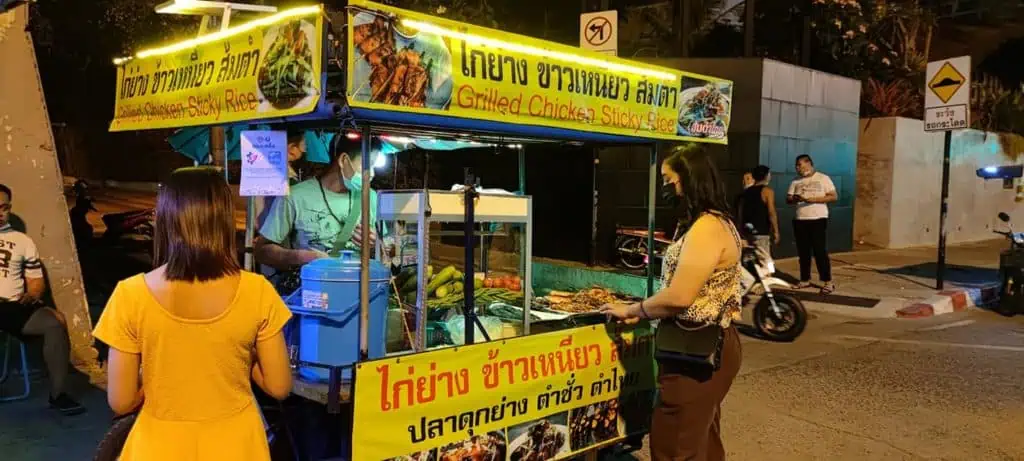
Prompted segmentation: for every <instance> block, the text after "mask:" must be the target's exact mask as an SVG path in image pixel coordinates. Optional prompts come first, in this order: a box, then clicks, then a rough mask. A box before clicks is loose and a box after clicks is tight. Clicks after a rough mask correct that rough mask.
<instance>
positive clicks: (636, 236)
mask: <svg viewBox="0 0 1024 461" xmlns="http://www.w3.org/2000/svg"><path fill="white" fill-rule="evenodd" d="M615 234H616V237H615V254H616V261H615V262H616V263H617V264H618V265H619V266H621V267H623V268H625V269H629V270H641V269H644V268H646V267H647V264H649V263H650V257H649V255H648V253H649V252H648V251H647V235H648V233H647V229H633V228H623V227H620V228H618V229H616V230H615ZM671 244H672V240H671V239H670V238H668V237H667V236H666V235H665V233H664V232H655V233H654V257H655V258H658V259H660V258H662V257H664V256H665V249H666V248H668V246H669V245H671Z"/></svg>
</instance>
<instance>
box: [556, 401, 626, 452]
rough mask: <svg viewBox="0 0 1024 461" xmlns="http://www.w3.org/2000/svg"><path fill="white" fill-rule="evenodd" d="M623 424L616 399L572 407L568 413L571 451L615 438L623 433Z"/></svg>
mask: <svg viewBox="0 0 1024 461" xmlns="http://www.w3.org/2000/svg"><path fill="white" fill-rule="evenodd" d="M623 426H625V424H624V423H623V422H622V418H620V413H619V401H618V399H613V400H606V401H604V402H598V403H593V404H590V405H587V406H585V407H580V408H576V409H573V410H572V412H571V413H570V415H569V433H570V435H571V438H572V451H579V450H582V449H584V448H587V447H589V446H591V445H596V444H599V443H601V442H606V441H608V440H612V439H616V438H618V437H620V436H622V435H623V431H624V429H625V428H624V427H623Z"/></svg>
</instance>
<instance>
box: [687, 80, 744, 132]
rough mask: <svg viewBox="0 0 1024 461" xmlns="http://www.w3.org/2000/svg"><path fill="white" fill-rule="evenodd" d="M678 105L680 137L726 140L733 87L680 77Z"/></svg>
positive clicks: (727, 83) (721, 83)
mask: <svg viewBox="0 0 1024 461" xmlns="http://www.w3.org/2000/svg"><path fill="white" fill-rule="evenodd" d="M679 102H680V104H679V127H678V128H679V131H678V134H679V135H680V136H688V137H693V138H710V139H725V137H726V134H727V131H728V129H729V118H730V117H729V116H730V113H731V110H732V83H730V82H713V81H707V80H703V79H697V78H692V77H683V81H682V91H681V92H680V93H679Z"/></svg>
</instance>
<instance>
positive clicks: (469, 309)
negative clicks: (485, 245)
mask: <svg viewBox="0 0 1024 461" xmlns="http://www.w3.org/2000/svg"><path fill="white" fill-rule="evenodd" d="M463 194H464V195H463V197H464V198H465V201H466V219H465V231H466V239H465V246H466V248H465V250H466V266H465V269H466V270H465V271H464V274H465V280H464V281H463V288H462V292H463V297H464V298H465V302H464V306H465V312H463V313H462V315H463V317H465V320H466V327H465V344H466V345H469V344H473V343H474V342H475V336H476V334H475V333H476V319H475V317H476V301H475V298H474V296H475V291H476V290H475V288H476V287H475V286H474V285H473V283H474V280H473V278H474V275H473V272H474V271H473V269H474V267H473V247H474V242H475V239H476V235H475V234H476V232H475V230H476V216H474V215H475V212H476V210H474V209H473V205H474V203H473V199H475V198H476V188H475V186H474V185H473V183H472V182H471V181H470V178H469V177H468V176H467V178H466V191H465V192H464V193H463ZM483 237H484V236H483V233H481V235H480V238H481V240H482V239H483Z"/></svg>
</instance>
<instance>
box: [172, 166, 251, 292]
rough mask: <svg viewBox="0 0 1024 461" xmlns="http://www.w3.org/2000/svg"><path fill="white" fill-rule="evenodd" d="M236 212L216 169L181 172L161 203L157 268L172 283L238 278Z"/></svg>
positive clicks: (222, 177)
mask: <svg viewBox="0 0 1024 461" xmlns="http://www.w3.org/2000/svg"><path fill="white" fill-rule="evenodd" d="M234 211H235V206H234V201H233V198H232V193H231V189H230V188H228V184H227V183H226V182H224V176H223V175H222V174H221V172H220V171H219V170H217V169H215V168H210V167H190V168H181V169H178V170H175V171H174V173H171V177H170V179H168V180H167V182H165V183H164V184H163V187H162V188H161V189H160V194H159V196H158V197H157V203H156V231H155V232H154V235H153V266H154V267H160V266H162V265H164V264H166V265H167V270H166V278H167V280H184V281H190V282H191V281H200V282H205V281H207V280H214V279H217V278H220V277H224V276H226V275H232V274H237V273H238V272H239V271H240V270H241V269H240V267H239V264H238V257H237V254H236V244H235V216H234Z"/></svg>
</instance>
